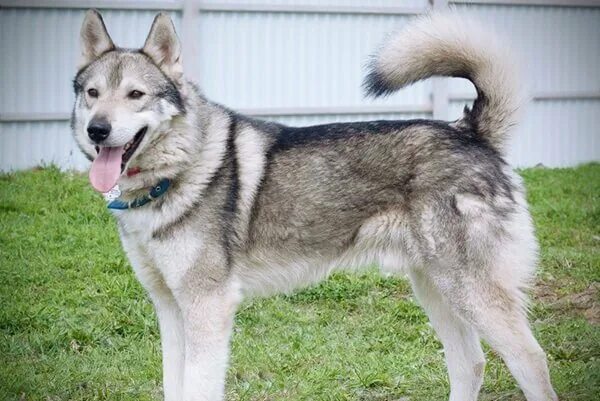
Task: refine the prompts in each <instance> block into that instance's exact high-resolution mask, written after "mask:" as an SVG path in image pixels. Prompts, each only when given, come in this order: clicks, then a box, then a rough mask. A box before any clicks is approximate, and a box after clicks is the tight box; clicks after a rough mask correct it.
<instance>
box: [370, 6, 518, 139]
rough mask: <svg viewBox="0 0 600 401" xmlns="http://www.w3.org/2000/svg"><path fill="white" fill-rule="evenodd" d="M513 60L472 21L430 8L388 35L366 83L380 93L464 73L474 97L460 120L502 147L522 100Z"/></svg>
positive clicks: (372, 91)
mask: <svg viewBox="0 0 600 401" xmlns="http://www.w3.org/2000/svg"><path fill="white" fill-rule="evenodd" d="M513 63H514V62H513V60H512V59H511V57H510V52H509V51H508V49H506V48H505V47H503V46H501V45H500V44H499V43H498V42H497V40H496V39H495V38H494V37H493V36H491V35H489V34H488V33H486V32H485V30H483V29H481V28H480V27H479V26H478V25H477V24H475V23H474V22H473V21H469V20H466V19H464V18H462V17H459V16H458V15H457V14H456V13H455V12H449V13H440V14H435V13H434V14H430V15H426V16H423V17H418V18H416V19H415V20H414V21H412V22H410V23H409V24H408V25H407V26H406V27H405V28H404V29H402V30H401V31H399V32H398V33H396V34H394V35H392V36H391V37H390V40H389V41H387V42H386V43H385V44H384V46H383V47H382V48H381V49H380V50H379V52H378V53H377V54H376V55H375V56H374V58H373V62H372V63H371V66H370V72H369V74H368V75H367V77H366V79H365V82H364V87H365V89H366V91H367V94H369V95H372V96H380V95H386V94H389V93H392V92H394V91H396V90H397V89H400V88H402V87H403V86H406V85H408V84H411V83H414V82H416V81H419V80H422V79H425V78H429V77H431V76H435V75H439V76H449V77H460V78H466V79H468V80H470V81H471V82H473V84H474V85H475V88H476V89H477V99H476V100H475V103H474V104H473V108H472V109H471V110H469V109H468V108H465V112H464V115H463V117H462V119H461V121H460V122H461V123H463V124H468V125H469V126H470V127H471V128H472V129H473V130H475V131H476V132H477V133H479V134H480V135H481V136H483V137H485V138H486V139H487V140H488V141H489V142H490V143H491V144H492V146H494V147H495V148H496V149H498V150H502V149H503V148H504V145H505V143H506V140H507V139H508V134H509V131H510V128H511V127H512V126H513V125H515V124H516V123H517V117H518V116H517V110H518V109H519V106H520V104H521V102H522V96H521V95H520V90H519V86H518V85H519V84H518V82H517V74H516V72H517V71H516V68H515V66H514V64H513Z"/></svg>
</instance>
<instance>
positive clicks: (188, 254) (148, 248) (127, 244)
mask: <svg viewBox="0 0 600 401" xmlns="http://www.w3.org/2000/svg"><path fill="white" fill-rule="evenodd" d="M136 212H137V211H125V212H122V213H115V215H116V216H117V219H118V221H119V231H120V235H121V241H122V244H123V248H124V250H125V252H126V253H127V256H128V257H129V260H130V262H131V265H132V267H133V268H134V270H136V272H137V273H138V274H139V272H140V271H143V270H145V269H152V270H155V271H158V272H160V273H161V275H162V277H163V278H164V279H165V281H166V282H167V283H169V284H170V285H173V286H177V285H178V284H179V282H180V280H181V279H182V277H183V276H184V275H185V273H186V272H187V271H189V270H190V269H192V268H194V266H195V265H196V264H197V262H198V260H199V259H200V257H201V255H202V253H203V252H206V249H205V248H206V241H203V238H204V237H205V235H204V233H203V232H202V230H192V229H191V227H183V228H181V229H180V230H179V231H177V232H176V233H175V234H174V235H173V236H172V237H170V238H169V239H158V238H155V236H154V235H153V234H154V233H155V232H156V229H157V228H160V227H162V225H163V224H164V222H163V221H162V220H161V216H160V215H159V214H158V213H154V212H152V211H150V212H146V211H143V212H142V213H136Z"/></svg>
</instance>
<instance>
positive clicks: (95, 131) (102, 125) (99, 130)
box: [87, 118, 112, 143]
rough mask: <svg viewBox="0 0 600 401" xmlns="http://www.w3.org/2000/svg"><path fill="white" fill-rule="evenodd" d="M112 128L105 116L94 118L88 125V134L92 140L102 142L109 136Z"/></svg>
mask: <svg viewBox="0 0 600 401" xmlns="http://www.w3.org/2000/svg"><path fill="white" fill-rule="evenodd" d="M111 128H112V127H111V126H110V123H109V122H108V120H106V119H104V118H94V119H92V121H90V123H89V125H88V127H87V132H88V136H89V137H90V139H91V140H92V141H94V142H96V143H100V142H102V141H103V140H105V139H106V138H107V137H108V135H109V134H110V130H111Z"/></svg>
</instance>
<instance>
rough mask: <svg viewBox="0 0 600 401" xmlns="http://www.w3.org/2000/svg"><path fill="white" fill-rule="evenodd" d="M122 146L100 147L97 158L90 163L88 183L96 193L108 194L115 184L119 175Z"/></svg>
mask: <svg viewBox="0 0 600 401" xmlns="http://www.w3.org/2000/svg"><path fill="white" fill-rule="evenodd" d="M122 155H123V146H118V147H115V148H107V147H101V148H100V153H99V154H98V157H96V158H95V159H94V161H93V162H92V168H91V169H90V182H91V183H92V186H93V187H94V188H95V189H96V191H98V192H108V191H110V190H111V189H112V187H114V186H115V185H116V184H117V180H118V179H119V176H120V175H121V156H122Z"/></svg>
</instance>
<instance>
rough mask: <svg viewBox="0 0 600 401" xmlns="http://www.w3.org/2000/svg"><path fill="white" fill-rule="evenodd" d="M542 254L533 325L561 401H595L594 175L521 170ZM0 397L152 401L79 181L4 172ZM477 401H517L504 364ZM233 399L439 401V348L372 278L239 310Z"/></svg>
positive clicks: (137, 304)
mask: <svg viewBox="0 0 600 401" xmlns="http://www.w3.org/2000/svg"><path fill="white" fill-rule="evenodd" d="M521 173H522V175H523V176H524V178H525V180H526V182H527V185H528V188H529V200H530V202H531V210H532V212H533V215H534V219H535V222H536V226H537V232H538V237H539V239H540V241H541V245H542V263H541V267H540V269H539V272H538V285H537V286H536V287H535V288H534V291H533V294H534V296H535V302H534V305H533V307H532V310H531V321H532V324H533V327H534V330H535V333H536V336H537V338H538V339H539V340H540V342H541V344H542V346H543V347H544V349H545V350H546V351H547V352H548V357H549V360H550V367H551V373H552V379H553V382H554V384H555V387H556V390H557V391H558V393H559V395H560V397H561V400H563V401H565V400H570V401H574V400H599V399H600V326H599V325H598V324H599V323H600V322H599V319H600V317H599V314H600V309H599V308H600V299H599V287H600V164H591V165H586V166H582V167H579V168H576V169H529V170H524V171H522V172H521ZM0 185H1V187H0V399H1V400H20V401H24V400H28V401H29V400H44V401H53V400H85V401H91V400H159V399H160V397H161V387H160V380H161V379H160V378H161V363H160V347H159V336H158V329H157V324H156V320H155V317H154V314H153V310H152V306H151V305H150V303H149V301H148V299H147V298H146V296H145V294H144V291H143V290H142V288H141V287H140V285H139V284H138V283H137V281H136V280H135V278H134V277H133V274H132V272H131V270H130V268H129V265H128V262H127V259H126V258H125V256H124V254H123V252H122V250H121V247H120V244H119V240H118V236H117V232H116V229H115V224H114V222H113V219H112V218H111V216H110V215H109V213H108V212H107V211H106V209H105V207H104V202H103V200H102V199H101V198H100V197H99V196H98V195H96V194H95V193H93V191H92V189H91V188H90V186H89V184H88V183H87V180H86V178H85V177H83V176H82V175H74V174H67V173H61V172H59V171H58V170H56V169H53V168H48V169H40V170H35V171H29V172H23V173H17V174H10V175H2V176H0ZM485 349H486V354H487V358H488V360H489V362H488V365H487V368H486V375H485V383H484V386H483V390H482V396H481V399H482V400H523V399H524V398H523V396H522V395H521V393H520V391H519V390H517V389H516V387H515V383H514V381H513V379H512V378H511V376H510V375H509V374H508V372H507V370H506V368H505V367H504V366H503V364H502V363H501V362H500V360H499V358H498V357H497V356H496V355H495V354H494V353H493V352H492V351H490V349H489V348H487V347H486V348H485ZM227 383H228V387H227V388H228V390H227V391H228V397H227V399H228V400H229V401H237V400H379V401H383V400H389V401H392V400H403V401H408V400H410V401H432V400H445V399H446V397H447V394H448V391H449V388H448V379H447V377H446V370H445V366H444V361H443V353H442V349H441V345H440V343H439V342H438V341H437V339H436V337H435V335H434V332H433V330H432V328H431V327H430V325H429V324H428V322H427V319H426V317H425V315H424V314H423V313H422V312H421V310H420V308H419V307H418V305H417V304H416V303H415V301H414V299H413V297H412V295H411V292H410V288H409V285H408V284H407V282H406V281H405V280H403V279H400V278H396V279H383V278H381V277H380V276H379V275H378V274H377V273H376V272H375V271H374V270H373V269H371V270H368V271H366V272H365V273H363V274H361V275H349V274H335V275H334V276H333V277H331V278H330V279H329V280H328V281H326V282H324V283H323V284H321V285H319V286H317V287H314V288H311V289H308V290H304V291H301V292H298V293H296V294H295V295H292V296H278V297H272V298H268V299H258V300H252V301H247V302H245V303H244V304H243V305H242V307H241V309H240V311H239V313H238V314H237V328H236V331H235V335H234V338H233V351H232V362H231V367H230V369H229V375H228V380H227Z"/></svg>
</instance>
